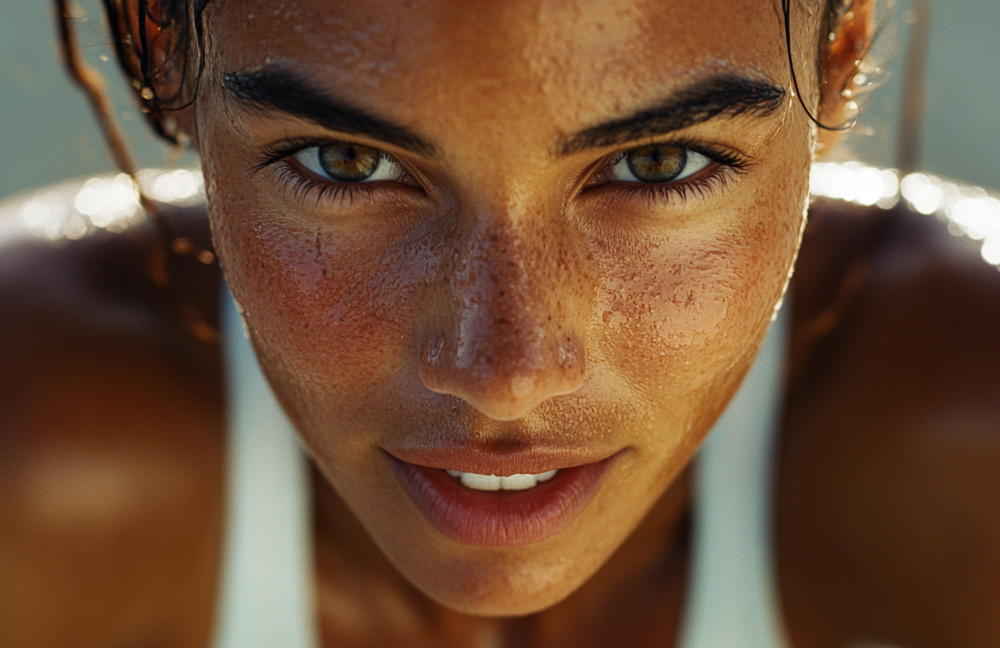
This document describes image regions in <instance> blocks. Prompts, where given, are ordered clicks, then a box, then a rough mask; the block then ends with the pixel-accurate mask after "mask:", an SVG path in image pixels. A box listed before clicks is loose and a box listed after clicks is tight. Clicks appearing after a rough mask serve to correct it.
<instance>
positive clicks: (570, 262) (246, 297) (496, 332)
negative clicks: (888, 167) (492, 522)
mask: <svg viewBox="0 0 1000 648" xmlns="http://www.w3.org/2000/svg"><path fill="white" fill-rule="evenodd" d="M387 4H388V5H390V6H386V5H387ZM778 8H779V5H778V2H777V1H775V2H773V3H772V2H760V1H759V0H742V1H740V2H733V1H731V0H725V1H723V0H716V1H708V2H678V3H670V4H669V5H668V6H664V4H663V3H662V2H636V1H624V0H623V1H621V2H617V3H613V6H612V5H610V4H609V3H607V2H581V3H555V2H534V1H532V2H528V1H516V2H503V3H489V2H430V3H423V4H420V5H419V6H418V5H417V4H415V3H414V4H403V3H385V2H366V3H359V4H350V5H344V4H339V3H337V4H331V3H327V2H322V1H321V0H303V1H300V2H298V3H295V4H289V5H288V6H284V5H275V4H274V3H264V2H240V3H236V2H232V1H222V0H213V2H212V3H211V5H210V6H209V10H208V12H207V13H206V20H207V24H208V25H209V31H208V33H209V34H210V35H211V37H210V39H209V41H208V43H207V48H208V49H207V58H206V60H207V68H206V70H205V82H204V83H203V86H202V90H201V94H200V96H199V100H198V103H197V115H196V121H197V124H198V144H199V147H200V152H201V157H202V160H203V161H204V166H205V172H206V177H207V186H208V189H209V199H210V203H209V204H210V216H211V221H212V227H213V233H214V236H215V241H216V245H217V248H218V252H219V255H220V259H221V260H222V263H223V266H224V268H225V270H226V274H227V277H228V279H229V282H230V286H231V288H232V290H233V293H234V295H235V297H236V299H237V300H238V302H239V303H240V305H241V307H242V308H243V311H244V315H245V318H246V321H247V323H248V325H249V330H250V332H251V336H252V339H253V342H254V344H255V346H256V348H257V350H258V353H259V355H260V357H261V360H262V364H263V367H264V370H265V373H266V374H267V376H268V378H269V380H270V381H271V383H272V385H273V387H274V389H275V391H276V393H277V394H278V396H279V398H280V399H281V401H282V403H283V405H284V406H285V407H286V409H287V410H288V412H289V414H290V416H291V417H292V419H293V420H294V422H295V423H296V425H297V427H298V429H299V431H300V433H301V434H302V437H303V439H304V441H305V444H306V446H307V447H308V450H309V452H310V454H311V455H312V457H313V459H314V460H315V462H316V464H317V466H318V468H319V469H320V471H321V472H322V474H323V475H324V476H325V478H326V479H327V480H328V481H329V482H330V484H331V485H332V486H333V488H334V490H335V491H336V493H337V494H338V495H339V496H340V498H342V499H343V501H344V502H345V503H346V505H347V506H348V507H349V508H350V510H351V511H353V513H354V515H355V516H356V517H357V519H358V520H359V521H360V523H361V524H362V525H363V526H364V528H365V529H366V530H367V532H368V533H369V534H370V536H371V539H372V540H373V541H374V542H375V543H376V544H377V545H378V547H380V548H381V550H382V551H383V552H384V553H385V555H386V556H387V557H388V558H389V559H390V560H391V562H392V563H393V564H394V565H395V567H396V568H397V569H398V570H399V572H401V573H402V574H403V575H404V576H405V577H406V579H408V580H409V581H410V582H411V583H412V584H414V585H415V586H416V587H417V588H419V589H420V590H421V591H422V592H424V593H425V594H426V595H427V596H429V597H431V598H432V599H433V600H435V601H437V602H439V603H441V604H443V605H444V606H446V607H448V608H451V609H453V610H457V611H460V612H465V613H470V614H474V615H481V616H504V617H506V616H513V615H524V614H529V613H534V612H538V611H541V610H545V609H547V608H550V607H551V606H553V605H555V604H557V603H558V602H559V601H561V600H563V599H564V598H566V597H567V596H568V595H570V594H571V593H572V592H574V591H577V590H579V589H580V588H581V586H582V585H583V584H584V583H585V582H587V581H588V579H591V578H592V577H593V576H594V574H595V572H597V571H598V570H599V569H600V568H601V566H602V565H603V564H605V562H606V561H608V559H609V557H611V556H612V555H613V554H614V553H615V551H616V550H617V549H618V548H619V547H620V546H621V545H622V543H623V542H625V541H626V539H627V538H628V537H629V536H630V535H631V534H633V532H636V531H637V529H638V528H640V525H643V526H644V527H649V528H660V527H663V526H670V524H671V520H676V518H677V516H678V515H679V514H680V511H679V510H678V509H677V508H676V507H664V506H660V507H658V508H656V509H655V510H656V511H657V513H656V514H655V515H650V516H647V513H648V512H649V511H650V510H651V509H653V508H654V507H655V506H656V504H657V502H658V501H659V500H660V499H661V497H663V496H664V493H665V492H667V490H668V488H669V487H670V486H671V484H673V483H674V482H675V480H676V479H677V477H678V475H680V474H681V472H682V470H683V469H684V467H685V466H686V464H687V462H688V461H689V459H690V458H691V456H692V454H693V452H694V451H695V449H696V448H697V447H698V445H699V443H700V441H701V439H702V438H703V436H704V435H705V434H706V432H707V431H708V429H709V428H710V426H711V424H712V423H713V422H714V420H715V418H716V417H717V415H718V414H719V412H720V411H721V409H722V408H723V407H724V406H725V403H726V402H727V401H728V399H729V397H730V396H731V394H732V393H733V391H734V390H735V388H736V386H737V385H738V382H739V380H740V379H741V377H742V376H743V375H744V373H745V371H746V370H747V368H748V367H749V363H750V362H751V360H752V358H753V356H754V353H755V352H756V350H757V348H758V346H759V344H760V341H761V340H762V338H763V335H764V333H765V331H766V328H767V325H768V323H769V321H770V318H771V314H772V311H773V309H774V306H775V304H776V303H777V302H778V300H779V299H780V297H781V295H782V292H783V290H784V288H785V285H786V282H787V278H788V276H789V271H790V268H791V266H792V264H793V261H794V258H795V254H796V250H797V247H798V244H799V240H800V236H801V231H802V225H803V220H804V208H805V204H806V197H807V179H808V168H809V163H810V160H811V155H812V147H813V137H814V133H813V130H812V129H813V127H812V126H811V124H810V122H809V121H808V119H807V117H806V116H805V114H804V113H803V112H802V111H801V109H800V107H798V105H797V104H796V103H794V102H793V101H791V100H790V99H789V98H788V97H785V98H783V99H782V100H781V102H780V106H779V107H778V108H777V109H775V110H773V111H771V112H770V113H769V114H766V115H760V114H742V115H735V116H732V115H723V116H720V117H718V118H716V119H710V120H708V121H704V122H701V123H697V124H695V125H692V126H690V127H687V128H683V129H681V130H678V131H676V132H673V133H670V134H668V135H664V136H661V137H656V138H653V139H650V138H648V137H647V138H640V139H637V140H634V141H629V142H621V143H616V144H614V145H611V146H599V147H596V148H585V149H583V150H579V151H576V150H574V151H572V152H569V153H567V154H562V155H561V154H559V148H560V143H561V142H565V141H566V138H567V137H568V136H570V135H572V134H574V133H579V132H582V131H585V130H586V129H587V128H590V127H592V126H594V125H595V124H600V123H605V122H608V121H609V120H614V119H616V118H621V117H622V116H625V115H629V114H634V113H637V112H639V111H642V110H643V109H646V108H648V107H649V106H651V105H654V104H659V103H661V102H662V101H663V100H664V99H665V98H669V97H671V96H672V94H675V93H677V92H679V91H680V90H681V89H683V88H685V87H687V86H688V85H690V83H692V82H693V81H697V80H698V79H699V78H704V77H707V76H711V75H718V74H720V73H726V74H737V75H740V76H742V77H745V78H748V79H756V80H760V81H763V82H767V83H770V84H772V85H774V86H776V87H778V88H787V87H788V86H789V82H790V77H789V71H788V69H787V59H786V58H785V53H784V42H783V39H782V32H781V22H780V14H779V12H778ZM817 27H818V25H817ZM809 53H810V54H812V55H813V56H815V51H814V50H810V51H809ZM800 63H801V65H800V69H801V70H808V69H810V68H811V66H812V67H814V66H815V60H814V59H807V58H805V55H804V54H803V55H802V60H800ZM274 64H280V65H281V66H283V67H285V68H288V69H294V70H297V71H300V72H302V73H303V74H305V75H306V76H307V77H308V78H309V79H311V80H314V81H315V83H316V84H317V86H318V87H319V88H321V89H323V90H325V91H327V92H329V93H330V94H331V95H333V96H337V97H342V98H344V99H345V101H347V102H349V103H350V104H351V105H353V106H358V107H361V108H363V109H365V110H366V111H368V112H370V113H372V114H374V115H378V116H379V117H380V118H381V119H383V120H385V121H386V122H388V123H392V124H398V125H400V126H401V127H404V128H406V129H407V130H408V131H411V132H413V133H416V134H417V135H418V136H419V138H420V139H421V140H422V141H424V142H427V143H429V144H430V146H431V147H432V148H433V154H430V153H421V152H418V151H414V150H407V149H405V148H401V147H399V146H396V145H394V144H392V143H388V142H384V141H380V140H378V139H374V138H372V137H368V136H364V135H358V134H350V133H343V132H336V131H330V130H327V129H326V128H324V127H322V126H320V125H318V124H317V123H315V122H313V121H309V120H305V119H301V118H295V117H293V116H289V115H287V114H283V113H281V112H279V111H276V110H262V109H250V108H248V107H247V106H246V105H243V104H241V103H240V102H239V101H235V100H234V98H233V96H232V95H231V93H230V94H227V92H226V91H224V90H223V84H222V82H221V81H222V79H223V78H224V76H225V75H226V74H232V73H240V72H252V71H255V70H260V69H262V68H263V67H265V66H269V65H274ZM800 83H801V84H803V85H804V86H806V87H809V84H810V83H812V84H813V86H814V85H815V80H814V79H811V77H810V75H809V74H807V73H805V72H804V73H802V78H800ZM310 139H313V140H317V141H332V140H345V141H351V142H356V143H358V144H362V145H365V146H370V147H374V148H377V149H380V150H383V151H386V152H387V153H388V154H390V155H392V156H393V157H394V158H395V159H396V160H398V161H399V162H400V163H401V165H402V166H403V167H404V169H405V172H406V177H405V178H404V179H403V180H401V181H399V182H396V181H388V182H378V183H370V184H368V185H366V186H363V187H362V186H360V185H355V186H354V187H353V189H352V191H353V193H340V194H338V195H335V194H334V193H332V192H327V193H325V194H323V195H321V194H320V193H318V192H316V191H315V190H314V189H309V188H306V187H305V186H298V187H296V186H295V185H294V184H293V183H292V182H291V181H290V179H289V178H290V177H291V174H294V173H298V174H300V175H302V171H303V170H302V169H301V168H297V167H295V166H294V164H291V166H290V163H289V162H288V161H287V160H285V161H279V162H275V163H274V164H267V165H261V162H262V159H263V158H264V157H265V153H264V151H266V150H268V149H271V148H273V147H275V146H276V145H280V144H281V143H282V142H287V141H289V140H296V141H299V140H310ZM651 143H665V144H679V145H683V146H688V147H692V148H693V147H695V146H699V147H705V148H706V149H708V150H722V151H728V152H732V153H733V154H734V155H738V156H739V157H740V159H742V160H744V161H745V164H743V165H742V168H739V169H735V168H727V165H726V164H721V163H713V164H712V165H711V167H710V168H707V169H705V170H704V171H701V172H699V173H698V174H695V175H694V176H692V178H690V179H688V180H684V181H680V183H679V184H683V185H684V186H685V187H686V188H685V189H683V190H681V191H676V192H674V193H671V194H670V195H669V196H667V197H663V196H660V197H657V194H655V193H654V192H653V191H652V190H650V189H649V187H640V186H638V185H637V184H636V183H632V184H628V185H626V184H625V183H620V182H607V181H602V180H601V178H603V177H605V176H602V175H601V174H602V170H603V169H604V168H605V167H606V165H607V164H608V162H609V160H610V159H611V158H612V157H613V156H614V155H615V154H617V153H620V152H622V151H627V150H630V149H633V148H636V147H639V146H643V145H648V144H651ZM310 180H311V181H312V182H321V180H320V179H317V178H311V179H310ZM640 190H641V191H640ZM539 446H541V447H547V448H554V449H555V451H556V452H560V451H562V452H565V453H567V454H572V453H574V452H577V451H579V450H586V451H588V452H596V453H601V452H604V453H606V454H605V456H607V455H610V454H614V453H617V456H616V459H615V461H614V463H613V465H612V468H611V469H610V470H609V472H608V474H607V476H606V479H605V481H604V482H603V484H602V486H601V488H600V489H599V490H598V492H597V494H596V495H595V496H594V499H593V500H592V501H591V502H590V503H589V504H588V505H587V506H586V507H585V508H584V510H583V511H582V512H581V513H580V514H579V516H578V517H577V518H576V519H574V520H573V521H572V522H571V523H570V524H569V525H568V526H567V527H566V528H565V529H563V530H562V531H560V532H559V533H557V534H556V535H554V536H552V537H550V538H547V539H546V540H543V541H541V542H537V543H533V544H529V545H526V546H519V547H511V548H484V547H473V546H468V545H464V544H462V543H459V542H456V541H454V540H452V539H450V538H448V537H445V536H444V535H442V534H441V533H440V532H439V531H438V530H436V529H435V528H434V527H433V526H431V525H430V524H429V523H428V521H427V520H426V519H425V518H424V517H423V516H422V515H421V514H420V512H419V511H418V510H417V509H416V508H415V507H414V506H413V504H412V502H411V501H410V499H409V498H408V496H407V494H406V492H405V491H404V490H403V488H402V487H401V486H400V484H399V482H398V480H397V479H396V477H395V476H394V474H393V473H392V470H391V469H390V466H389V461H388V458H387V455H386V453H387V452H388V453H393V452H394V451H400V450H403V449H428V448H430V449H433V448H440V447H462V448H469V449H472V450H476V451H485V452H495V453H503V452H526V453H530V451H531V448H533V447H539ZM664 516H666V517H664ZM638 533H639V534H641V530H640V531H639V532H638ZM334 550H335V549H334Z"/></svg>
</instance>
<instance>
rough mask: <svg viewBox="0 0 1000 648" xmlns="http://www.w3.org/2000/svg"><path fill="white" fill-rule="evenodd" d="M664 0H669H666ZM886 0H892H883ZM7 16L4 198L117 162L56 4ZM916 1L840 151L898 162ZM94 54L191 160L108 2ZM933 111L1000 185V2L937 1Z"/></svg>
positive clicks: (136, 121)
mask: <svg viewBox="0 0 1000 648" xmlns="http://www.w3.org/2000/svg"><path fill="white" fill-rule="evenodd" d="M665 1H666V0H665ZM883 2H885V0H883ZM4 6H5V7H7V8H6V9H5V10H4V11H3V20H2V21H0V90H2V92H0V151H2V153H3V157H2V158H0V198H4V197H6V196H9V195H12V194H15V193H17V192H20V191H24V190H27V189H31V188H34V187H39V186H42V185H45V184H49V183H52V182H56V181H58V180H63V179H66V178H72V177H80V176H87V175H93V174H97V173H101V172H105V171H110V170H111V169H112V167H111V164H110V162H109V161H108V158H107V156H106V154H105V150H104V145H103V143H102V141H101V138H100V136H99V134H98V131H97V127H96V125H95V122H94V120H93V118H92V117H91V113H90V110H89V107H88V105H87V103H86V102H85V100H84V98H83V95H82V94H81V93H80V92H79V91H78V90H77V89H76V88H75V87H74V86H73V85H72V84H71V83H70V81H69V80H68V78H67V77H66V75H65V74H64V72H63V68H62V64H61V61H60V60H59V55H58V52H57V49H56V46H55V39H54V22H53V10H52V3H50V2H47V1H46V0H4ZM909 11H910V8H909V5H908V3H907V2H900V3H899V4H898V5H897V6H896V7H895V8H894V11H893V17H892V20H891V23H892V25H891V28H890V29H889V30H887V32H886V35H885V37H884V38H883V39H882V41H880V43H879V47H878V50H877V51H876V56H877V58H878V59H879V60H877V61H876V63H878V64H879V65H880V66H881V67H882V68H884V70H885V72H883V73H881V74H880V75H879V79H878V81H879V83H881V84H882V86H881V87H880V88H877V89H875V90H874V91H873V92H872V94H871V95H870V97H869V98H868V99H867V106H866V107H865V110H864V111H863V113H862V121H861V123H860V124H859V127H858V128H857V129H855V132H854V133H853V134H852V135H851V136H850V138H848V140H847V142H846V144H845V146H844V147H843V148H842V150H840V151H838V152H837V157H839V158H841V159H843V158H847V157H850V158H858V159H861V160H863V161H865V162H868V163H870V164H874V165H877V166H893V165H894V164H895V161H896V157H895V151H896V130H897V116H898V114H899V107H900V104H901V100H900V97H901V86H902V83H901V77H902V76H903V75H902V69H901V68H902V63H903V61H904V60H905V58H906V50H905V46H906V36H907V32H908V31H909V23H908V20H907V18H908V12H909ZM79 12H80V17H81V18H83V20H82V21H81V22H79V23H78V29H79V30H80V36H81V41H82V43H83V44H84V45H85V47H86V50H87V55H88V59H89V60H90V61H91V62H92V63H93V64H94V65H95V66H96V67H98V69H100V70H101V71H102V72H103V73H104V75H105V76H106V77H107V80H108V82H109V84H110V85H111V91H112V92H111V94H112V97H113V99H114V100H115V106H116V109H117V111H118V113H119V115H120V119H121V121H122V123H123V125H124V127H125V129H126V131H127V133H128V135H129V138H130V142H131V144H132V147H133V150H134V153H135V155H136V157H137V158H138V160H139V162H140V165H141V166H165V165H173V164H186V165H193V164H195V163H196V159H195V157H194V156H193V155H191V154H190V153H188V154H186V155H183V156H180V157H178V154H177V153H176V152H173V151H171V150H170V149H168V148H167V147H166V146H163V145H161V144H160V143H159V142H158V141H157V140H156V138H155V137H154V136H153V135H152V134H151V132H150V131H149V130H148V129H147V128H146V127H145V123H144V121H143V119H142V115H141V114H140V113H139V112H138V110H136V108H135V106H134V104H133V103H132V101H131V97H130V96H129V94H128V93H127V91H126V88H125V86H124V83H123V82H122V81H121V80H120V78H119V77H120V75H118V74H117V72H118V70H117V67H116V65H117V64H116V63H115V62H114V60H113V59H111V58H110V54H111V52H110V51H109V49H108V47H107V43H106V36H105V33H104V31H103V29H102V27H101V25H102V16H101V13H100V11H99V6H98V3H97V2H95V1H94V0H84V1H83V2H81V3H80V8H79ZM929 52H930V53H929V59H928V64H927V77H926V83H927V94H926V114H925V118H924V121H923V128H922V147H921V153H920V156H919V166H920V167H921V168H922V169H923V170H925V171H928V172H930V173H935V174H939V175H943V176H949V177H952V178H954V179H957V180H961V181H964V182H967V183H972V184H977V185H982V186H985V187H989V188H992V189H1000V164H998V163H997V160H998V159H1000V3H998V2H997V0H938V2H936V3H935V5H934V7H933V11H932V20H931V31H930V39H929Z"/></svg>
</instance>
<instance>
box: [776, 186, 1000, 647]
mask: <svg viewBox="0 0 1000 648" xmlns="http://www.w3.org/2000/svg"><path fill="white" fill-rule="evenodd" d="M818 211H819V212H820V214H819V216H820V218H819V219H818V220H817V222H816V223H815V225H816V227H815V228H813V231H811V232H810V233H809V234H808V235H807V242H806V243H805V245H804V247H803V253H802V254H803V264H804V268H805V269H806V271H805V275H806V276H805V277H803V278H802V279H803V281H802V282H800V285H799V286H797V287H796V298H798V299H799V300H800V302H801V304H800V305H801V308H796V320H797V326H796V332H795V335H794V337H795V342H794V344H795V349H796V361H795V368H794V370H793V385H792V388H791V393H790V398H789V402H788V404H787V409H786V429H785V435H784V440H783V447H782V455H781V472H780V477H779V480H780V485H779V495H778V502H779V503H778V520H777V524H778V546H779V552H780V556H781V563H782V566H781V569H780V578H781V586H782V591H783V599H784V603H785V606H786V613H787V614H788V616H789V617H790V619H791V622H790V625H791V630H792V633H793V636H794V637H795V638H797V639H799V644H800V645H845V644H846V645H851V642H860V641H863V640H867V641H883V642H887V643H894V644H898V645H900V646H906V647H908V648H915V647H918V646H995V645H997V644H998V642H1000V569H998V566H1000V488H998V486H1000V338H998V332H1000V272H998V271H997V268H996V267H993V266H991V265H989V264H987V263H985V262H984V261H983V259H982V257H981V256H980V254H979V250H978V246H973V245H972V244H971V242H970V241H969V240H967V239H965V238H960V237H955V236H952V235H950V234H949V233H948V230H947V227H946V225H945V224H943V223H941V222H938V221H936V220H935V219H933V218H931V217H927V216H921V215H919V214H914V213H912V212H909V211H906V210H904V209H898V210H895V211H893V212H881V213H879V214H874V213H864V212H863V211H862V210H858V211H857V212H856V213H853V214H852V213H843V212H844V211H845V209H843V208H841V209H839V210H835V209H832V208H829V207H827V208H824V207H823V206H820V207H819V209H818ZM824 211H825V212H827V213H824ZM846 211H848V212H849V211H850V210H849V209H848V210H846ZM833 277H837V279H836V280H833V279H832V278H833Z"/></svg>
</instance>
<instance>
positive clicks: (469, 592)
mask: <svg viewBox="0 0 1000 648" xmlns="http://www.w3.org/2000/svg"><path fill="white" fill-rule="evenodd" d="M579 562H580V561H579V560H573V559H565V560H558V561H556V564H543V563H542V562H541V561H537V560H523V561H518V560H517V558H515V557H513V556H502V557H499V558H498V559H497V560H496V561H495V562H494V563H493V564H483V565H474V566H470V565H467V564H455V565H454V566H452V568H450V569H446V570H441V571H439V572H438V574H437V575H436V577H432V578H430V579H424V578H420V576H423V574H419V575H417V574H415V575H414V576H417V578H411V582H413V584H414V585H415V586H416V587H417V588H419V589H420V590H421V591H422V592H423V593H424V594H425V595H427V596H428V597H429V598H431V599H433V600H435V601H436V602H438V603H440V604H441V605H444V606H445V607H448V608H450V609H452V610H454V611H456V612H460V613H463V614H469V615H473V616H480V617H519V616H527V615H530V614H535V613H537V612H541V611H543V610H546V609H548V608H550V607H552V606H554V605H556V604H557V603H559V602H561V601H562V600H563V599H565V598H566V597H568V596H569V595H571V594H572V593H573V592H575V591H576V590H577V589H579V588H580V586H581V585H583V583H585V582H586V581H587V580H588V579H589V578H590V577H591V576H592V575H593V571H596V569H597V568H599V567H600V565H599V564H598V565H595V566H594V569H593V570H587V571H581V570H580V569H579Z"/></svg>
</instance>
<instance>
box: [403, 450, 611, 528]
mask: <svg viewBox="0 0 1000 648" xmlns="http://www.w3.org/2000/svg"><path fill="white" fill-rule="evenodd" d="M612 459H613V457H608V458H607V459H603V460H601V461H597V462H594V463H590V464H586V465H583V466H575V467H573V468H564V469H561V470H560V471H559V472H558V473H556V476H555V477H553V478H552V479H550V480H549V481H546V482H542V483H540V484H538V485H537V486H535V487H533V488H529V489H526V490H522V491H478V490H474V489H471V488H466V487H465V486H462V485H461V483H459V481H458V479H456V478H454V477H451V476H450V475H448V474H447V473H446V472H445V471H444V470H441V469H439V468H427V467H425V466H417V465H415V464H411V463H407V462H405V461H401V460H399V459H396V458H395V457H392V456H390V461H391V463H392V467H393V469H394V470H395V471H396V476H397V477H398V478H399V481H400V482H401V483H402V484H403V487H404V488H405V489H406V492H407V494H408V495H409V496H410V499H412V500H413V503H414V504H416V505H417V508H418V509H420V512H421V513H423V514H424V517H426V518H427V519H428V521H430V523H431V524H432V525H433V526H434V527H435V528H436V529H437V530H438V531H440V532H441V533H443V534H445V535H446V536H448V537H449V538H451V539H452V540H456V541H458V542H461V543H463V544H467V545H472V546H475V547H521V546H524V545H528V544H532V543H535V542H541V541H542V540H545V539H546V538H550V537H552V536H554V535H555V534H557V533H559V532H560V531H562V530H563V529H564V528H566V527H567V526H568V525H569V524H570V522H572V521H573V520H574V519H575V518H576V517H577V515H579V514H580V512H581V511H582V510H583V509H584V507H585V506H587V504H588V503H589V502H590V500H592V499H593V498H594V495H595V494H596V493H597V489H598V488H600V486H601V483H602V482H603V481H604V475H605V474H606V473H607V468H608V466H609V465H610V463H611V460H612Z"/></svg>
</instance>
